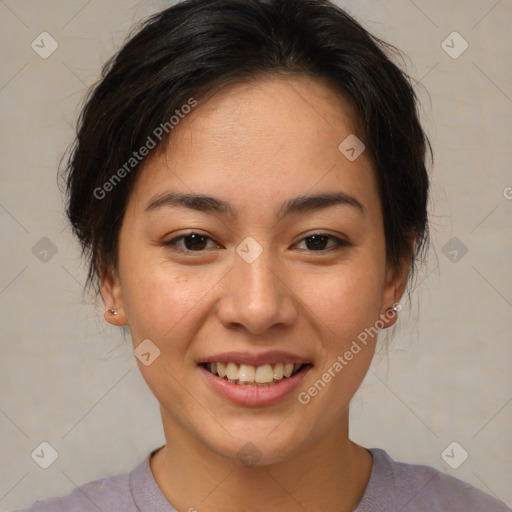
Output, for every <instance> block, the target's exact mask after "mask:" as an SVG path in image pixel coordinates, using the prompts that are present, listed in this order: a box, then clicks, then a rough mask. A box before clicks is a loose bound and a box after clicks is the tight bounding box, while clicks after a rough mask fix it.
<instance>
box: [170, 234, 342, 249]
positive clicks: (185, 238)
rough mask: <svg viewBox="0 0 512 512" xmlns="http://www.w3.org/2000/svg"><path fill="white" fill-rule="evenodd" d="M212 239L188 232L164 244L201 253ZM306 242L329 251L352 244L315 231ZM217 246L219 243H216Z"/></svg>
mask: <svg viewBox="0 0 512 512" xmlns="http://www.w3.org/2000/svg"><path fill="white" fill-rule="evenodd" d="M329 239H331V240H332V241H333V242H334V243H333V245H331V246H327V247H326V243H327V241H328V240H329ZM209 240H210V241H212V242H213V239H212V238H210V237H209V236H206V235H202V234H201V233H196V232H192V233H187V234H185V235H181V236H178V237H176V238H173V239H172V240H169V241H165V242H162V245H164V246H166V247H172V248H177V249H178V250H180V251H182V252H196V253H201V252H203V251H205V250H206V249H207V245H208V243H207V242H208V241H209ZM303 242H305V243H306V247H307V249H308V250H309V251H314V252H327V251H328V250H330V249H332V248H333V247H336V246H337V247H345V246H350V245H352V244H351V243H350V242H347V241H346V240H342V239H340V238H337V237H335V236H333V235H329V234H328V233H314V234H312V235H310V236H307V237H305V238H303V239H302V240H301V241H300V242H299V244H300V243H303ZM214 245H215V246H216V247H217V248H218V247H219V245H218V244H214Z"/></svg>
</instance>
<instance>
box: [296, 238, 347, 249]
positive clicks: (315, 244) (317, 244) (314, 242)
mask: <svg viewBox="0 0 512 512" xmlns="http://www.w3.org/2000/svg"><path fill="white" fill-rule="evenodd" d="M328 239H331V240H333V241H334V245H331V246H330V247H327V249H332V248H333V247H336V246H338V247H344V246H349V245H352V244H351V243H350V242H347V241H346V240H341V239H340V238H337V237H335V236H333V235H329V234H328V233H314V234H312V235H309V236H307V237H305V238H303V239H302V240H301V241H300V242H299V243H302V242H306V246H307V248H308V249H310V250H311V251H315V252H327V251H326V243H327V240H328Z"/></svg>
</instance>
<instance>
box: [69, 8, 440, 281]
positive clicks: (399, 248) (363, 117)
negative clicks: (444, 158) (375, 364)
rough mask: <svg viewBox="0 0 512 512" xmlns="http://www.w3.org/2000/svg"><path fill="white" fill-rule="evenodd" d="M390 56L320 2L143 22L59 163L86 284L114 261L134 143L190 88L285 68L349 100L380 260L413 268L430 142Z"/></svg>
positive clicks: (165, 118)
mask: <svg viewBox="0 0 512 512" xmlns="http://www.w3.org/2000/svg"><path fill="white" fill-rule="evenodd" d="M391 54H399V52H398V51H397V50H396V48H394V47H393V46H391V45H389V44H387V43H385V42H383V41H381V40H380V39H378V38H376V37H375V36H373V35H371V34H370V33H369V32H367V31H366V30H365V29H364V28H363V27H362V26H361V25H360V24H359V23H357V22H356V21H355V20H354V19H353V18H352V17H351V16H349V15H348V14H347V13H346V12H345V11H344V10H342V9H341V8H339V7H337V6H336V5H334V4H333V3H331V2H329V1H328V0H185V1H183V2H180V3H178V4H176V5H173V6H171V7H169V8H167V9H165V10H164V11H161V12H159V13H157V14H155V15H153V16H152V17H150V18H149V19H148V20H146V21H145V22H143V24H142V25H141V26H140V27H138V28H137V29H136V32H135V34H134V35H132V36H131V37H130V38H129V39H128V40H127V42H126V43H125V44H124V46H123V47H122V48H121V50H120V51H119V52H118V53H117V54H116V55H114V56H113V57H112V58H111V59H110V60H109V61H108V62H107V63H106V64H105V66H104V68H103V71H102V75H101V79H100V80H99V82H98V83H97V84H96V85H95V86H94V87H93V88H92V90H91V91H90V93H89V96H88V98H87V100H86V102H85V106H84V108H83V110H82V113H81V115H80V117H79V120H78V127H77V138H76V141H75V142H74V143H73V145H72V146H71V147H70V151H69V154H68V158H67V164H66V166H65V169H64V178H65V183H66V191H67V199H68V201H67V215H68V217H69V220H70V221H71V224H72V226H73V230H74V233H75V234H76V236H77V237H78V239H79V240H80V243H81V246H82V249H83V251H84V253H86V254H87V257H88V259H87V261H88V263H89V274H88V280H87V282H88V284H89V285H91V284H93V283H94V282H96V283H97V280H96V278H97V277H99V275H101V274H102V273H105V272H110V271H112V269H115V268H116V266H117V248H118V235H119V230H120V227H121V223H122V220H123V215H124V211H125V208H126V204H127V200H128V197H129V193H130V190H131V187H132V185H133V182H134V179H135V177H136V175H137V171H138V170H139V168H140V162H139V161H138V160H136V159H135V157H134V152H137V151H138V150H139V148H142V147H144V146H147V145H148V141H149V138H151V140H152V141H153V143H154V145H156V146H158V148H161V147H165V145H166V143H167V142H168V140H169V136H170V135H171V134H172V129H173V123H172V121H171V118H172V117H173V116H174V117H177V116H179V115H180V112H183V111H182V108H183V106H184V105H187V104H188V105H190V104H191V98H200V97H201V96H203V95H204V94H205V93H207V92H208V91H212V90H214V89H215V88H218V87H219V86H221V85H225V84H229V83H234V82H236V81H241V80H247V79H251V78H257V77H259V76H261V75H268V74H281V73H285V74H292V75H293V74H295V75H296V74H299V75H305V76H308V77H311V78H317V79H322V80H326V81H327V82H328V83H329V84H331V86H332V87H333V89H334V90H336V91H337V92H338V93H340V94H341V95H342V96H343V97H344V98H345V99H347V100H348V101H349V102H350V104H351V105H352V107H353V108H354V110H355V112H356V115H357V117H358V120H357V121H358V126H359V127H360V130H361V137H362V139H363V141H364V144H365V145H366V151H367V154H368V155H369V157H370V159H371V160H372V162H373V167H374V170H375V173H376V176H377V179H378V184H379V189H380V196H381V201H382V205H383V219H384V230H385V239H386V258H387V263H388V265H390V266H391V267H392V268H395V269H396V268H398V266H399V264H400V261H401V259H402V258H404V257H407V258H410V261H411V273H412V272H413V271H414V263H415V260H417V259H418V258H419V257H420V255H421V254H423V252H424V249H425V247H426V246H427V245H428V216H427V196H428V189H429V180H428V174H427V170H426V162H425V159H426V153H427V149H429V150H430V154H431V155H432V151H431V148H430V143H429V141H428V138H427V136H426V135H425V133H424V131H423V129H422V127H421V125H420V122H419V115H418V111H417V98H416V95H415V92H414V90H413V87H412V85H411V79H410V78H409V77H408V75H406V74H405V72H403V71H402V70H401V69H400V68H399V67H398V66H397V65H396V64H394V62H393V61H392V59H391ZM194 101H195V100H194ZM158 127H161V129H160V131H158V132H157V133H158V134H159V135H160V137H156V136H155V130H157V129H158ZM162 127H164V129H162ZM178 129H179V128H178ZM160 132H161V133H160ZM340 142H341V141H340ZM128 162H130V163H129V165H127V163H128ZM122 169H124V171H122ZM411 241H413V244H411ZM411 247H412V252H411Z"/></svg>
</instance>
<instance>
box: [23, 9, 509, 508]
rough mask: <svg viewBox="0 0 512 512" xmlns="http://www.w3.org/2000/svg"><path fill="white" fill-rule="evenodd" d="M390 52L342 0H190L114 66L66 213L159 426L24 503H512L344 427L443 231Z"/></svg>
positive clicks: (93, 103)
mask: <svg viewBox="0 0 512 512" xmlns="http://www.w3.org/2000/svg"><path fill="white" fill-rule="evenodd" d="M389 50H391V48H390V47H389V46H388V45H386V44H385V43H384V42H382V41H380V40H378V39H376V38H375V37H373V36H372V35H370V34H369V33H368V32H366V31H365V30H364V29H363V28H362V27H361V26H360V25H359V24H358V23H356V22H355V21H354V20H353V19H352V18H351V17H350V16H348V15H347V14H346V13H345V12H344V11H342V10H341V9H339V8H337V7H336V6H334V5H333V4H331V3H329V2H328V1H326V0H314V1H313V0H268V1H265V0H218V1H215V2H211V1H207V0H190V1H185V2H182V3H179V4H177V5H175V6H173V7H170V8H169V9H167V10H165V11H163V12H161V13H159V14H157V15H155V16H153V17H152V18H151V19H150V20H149V21H148V22H147V23H146V24H145V25H144V26H143V27H142V29H141V30H140V31H139V32H138V33H137V34H135V35H134V36H133V37H132V38H131V39H130V40H129V41H128V42H127V43H126V44H125V45H124V47H123V48H122V49H121V51H120V52H119V53H118V54H117V55H116V56H115V58H113V59H112V60H111V62H110V63H109V64H108V65H107V66H106V67H105V70H104V74H103V78H102V80H101V82H100V83H99V84H98V85H97V86H96V87H95V89H94V91H93V92H92V94H91V96H90V97H89V99H88V102H87V104H86V106H85V108H84V110H83V112H82V116H81V119H80V123H79V131H78V138H77V142H76V145H75V147H74V151H73V152H72V153H71V156H70V159H69V162H68V166H67V172H68V173H67V184H68V199H69V201H68V216H69V219H70V221H71V223H72V225H73V227H74V230H75V233H76V235H77V236H78V238H79V240H80V242H81V244H82V247H83V248H84V250H85V253H86V254H87V255H88V258H89V263H90V273H89V283H90V284H91V285H95V284H96V283H97V284H98V285H99V291H100V293H101V297H102V299H103V301H104V303H105V309H106V310H105V320H106V321H107V322H110V323H111V324H114V325H116V326H128V327H129V329H130V334H131V337H132V340H133V347H134V354H135V356H136V357H137V362H138V365H139V368H140V371H141V372H142V375H143V377H144V379H145V381H146V382H147V384H148V386H149V387H150V389H151V391H152V392H153V393H154V395H155V397H156V398H157V400H158V401H159V404H160V410H161V416H162V422H163V428H164V433H165V437H166V444H165V445H164V446H163V447H160V448H157V449H155V450H153V451H152V452H151V453H150V454H148V456H147V458H146V459H145V460H143V461H142V462H141V463H140V464H139V465H138V466H137V467H136V468H135V469H134V470H133V471H132V472H130V473H129V474H126V475H118V476H115V477H109V478H106V479H102V480H98V481H95V482H90V483H88V484H85V485H83V486H82V487H81V488H80V489H77V490H76V491H74V492H73V493H71V494H70V495H68V496H66V497H61V498H51V499H48V500H44V501H41V502H37V503H36V504H34V505H33V506H32V507H29V508H28V509H26V510H29V511H34V512H35V511H38V512H42V511H52V512H55V511H57V510H62V511H64V510H83V511H85V510H87V511H88V510H103V511H109V512H111V511H128V510H134V511H135V510H139V511H148V512H149V511H155V510H159V511H168V512H170V511H174V510H178V511H194V510H198V511H201V510H205V511H208V512H217V511H239V510H248V511H260V510H280V511H299V510H300V511H302V510H306V511H319V512H320V511H325V510H336V511H340V512H342V511H347V512H348V511H357V512H362V511H397V510H403V511H422V512H424V511H427V510H428V511H447V510H450V511H464V512H467V511H469V510H472V511H484V510H485V511H491V510H492V511H495V512H500V511H505V510H507V508H506V507H505V506H504V505H503V504H501V503H500V502H498V501H497V500H495V499H494V498H492V497H490V496H488V495H486V494H484V493H483V492H481V491H479V490H477V489H476V488H474V487H471V486H470V485H468V484H465V483H463V482H462V481H460V480H457V479H455V478H453V477H450V476H447V475H444V474H442V473H439V472H438V471H436V470H435V469H433V468H430V467H427V466H418V465H410V464H403V463H399V462H395V461H394V460H392V459H391V458H390V457H389V456H388V455H387V453H386V452H385V451H383V450H379V449H375V448H373V449H366V448H364V447H362V446H359V445H357V444H355V443H354V442H352V441H351V440H350V439H349V436H348V408H349V403H350V400H351V399H352V397H353V396H354V394H355V392H356V391H357V389H358V387H359V385H360V384H361V382H362V380H363V378H364V376H365V374H366V372H367V370H368V368H369V365H370V363H371V360H372V356H373V353H374V349H375V344H376V341H377V336H378V333H379V332H380V331H381V330H383V329H387V328H389V327H391V326H392V325H393V324H394V323H395V322H396V321H397V317H398V315H399V311H400V309H401V305H400V300H401V297H402V295H403V294H404V291H405V289H406V286H407V283H408V281H409V280H410V279H411V277H412V276H413V272H414V267H415V263H416V262H418V261H420V260H421V258H422V256H423V254H424V251H425V249H426V247H427V242H428V218H427V209H426V205H427V198H428V187H429V184H428V176H427V171H426V153H427V149H428V148H429V144H428V140H427V137H426V136H425V134H424V132H423V130H422V128H421V126H420V123H419V120H418V115H417V109H416V108H417V107H416V98H415V95H414V92H413V89H412V87H411V85H410V82H409V79H408V77H407V76H406V75H405V74H404V73H403V72H402V71H401V70H400V69H399V68H398V67H397V66H396V65H395V64H393V62H392V61H391V60H390V58H389V57H388V56H387V53H388V51H389Z"/></svg>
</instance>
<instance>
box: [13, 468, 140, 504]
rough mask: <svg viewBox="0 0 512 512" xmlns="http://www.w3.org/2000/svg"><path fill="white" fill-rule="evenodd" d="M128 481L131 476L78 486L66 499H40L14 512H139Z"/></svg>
mask: <svg viewBox="0 0 512 512" xmlns="http://www.w3.org/2000/svg"><path fill="white" fill-rule="evenodd" d="M129 479H130V474H129V473H124V474H120V475H115V476H110V477H106V478H100V479H98V480H94V481H91V482H88V483H85V484H84V485H81V486H80V487H77V488H76V489H75V490H74V491H73V492H71V493H70V494H68V495H66V496H61V497H55V498H47V499H44V500H39V501H36V502H35V503H33V504H32V505H30V506H29V507H28V508H24V509H20V510H16V511H14V512H68V511H70V510H73V512H98V510H105V511H107V510H108V511H109V512H115V511H123V512H137V508H136V507H135V504H134V502H133V499H132V497H131V492H130V482H129Z"/></svg>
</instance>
